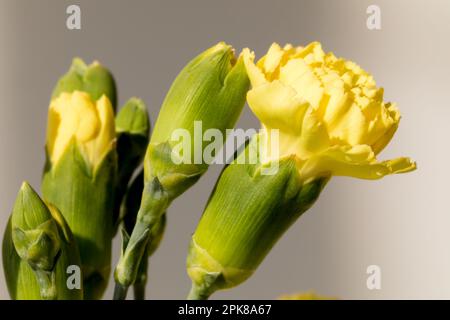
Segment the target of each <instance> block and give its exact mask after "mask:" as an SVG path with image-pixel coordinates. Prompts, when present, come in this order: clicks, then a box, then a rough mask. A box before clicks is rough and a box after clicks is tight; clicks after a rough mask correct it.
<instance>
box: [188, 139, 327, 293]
mask: <svg viewBox="0 0 450 320" xmlns="http://www.w3.org/2000/svg"><path fill="white" fill-rule="evenodd" d="M249 148H250V147H247V149H246V151H245V152H242V153H241V155H239V157H241V156H244V155H246V156H248V150H249ZM247 159H248V158H247ZM238 161H239V159H236V160H235V161H234V162H233V163H231V164H230V165H229V166H227V167H226V168H225V169H224V171H223V172H222V174H221V176H220V178H219V180H218V182H217V184H216V187H215V188H214V191H213V194H212V195H211V197H210V199H209V202H208V205H207V207H206V209H205V212H204V213H203V216H202V218H201V220H200V222H199V225H198V226H197V229H196V231H195V233H194V235H193V236H192V242H191V246H190V249H189V254H188V259H187V268H188V274H189V276H190V277H191V279H192V282H193V289H192V291H191V296H190V297H191V298H195V297H197V298H198V297H203V298H204V297H207V296H209V295H210V294H212V293H213V292H214V291H216V290H219V289H225V288H231V287H234V286H236V285H238V284H240V283H242V282H243V281H245V280H246V279H247V278H248V277H250V276H251V274H252V273H253V272H254V270H256V268H257V267H258V266H259V264H260V263H261V262H262V260H263V259H264V258H265V256H266V255H267V254H268V252H269V251H270V250H271V248H272V247H273V246H274V245H275V243H276V242H277V240H278V239H279V238H280V237H281V236H282V235H283V233H284V232H285V231H286V230H287V229H288V228H289V226H291V225H292V224H293V223H294V222H295V221H296V220H297V219H298V218H299V217H300V215H301V214H302V213H303V212H305V211H306V210H307V209H308V208H309V207H310V206H311V205H312V204H313V203H314V202H315V200H316V199H317V198H318V196H319V194H320V192H321V190H322V189H323V187H324V186H325V184H326V182H327V181H328V178H326V177H324V178H320V179H317V180H315V181H312V182H309V183H307V184H303V183H302V181H300V179H299V175H298V171H297V167H296V160H295V159H294V158H293V157H287V158H284V159H280V160H279V163H278V164H277V165H278V170H277V172H276V174H273V175H264V174H263V169H264V168H265V167H268V166H271V165H272V163H267V164H264V165H262V164H260V163H257V164H239V163H238ZM240 163H245V162H240Z"/></svg>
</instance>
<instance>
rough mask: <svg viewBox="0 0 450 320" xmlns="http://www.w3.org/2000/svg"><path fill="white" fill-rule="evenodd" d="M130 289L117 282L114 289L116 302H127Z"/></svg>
mask: <svg viewBox="0 0 450 320" xmlns="http://www.w3.org/2000/svg"><path fill="white" fill-rule="evenodd" d="M127 292H128V287H127V286H122V285H121V284H120V283H117V282H116V286H115V287H114V298H113V299H114V300H125V299H126V298H127Z"/></svg>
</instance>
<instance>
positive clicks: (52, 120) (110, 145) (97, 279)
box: [42, 91, 117, 299]
mask: <svg viewBox="0 0 450 320" xmlns="http://www.w3.org/2000/svg"><path fill="white" fill-rule="evenodd" d="M115 141H116V133H115V124H114V113H113V110H112V106H111V104H110V102H109V100H108V98H107V97H106V96H104V95H103V96H102V97H101V98H100V99H99V100H97V101H94V100H92V98H91V97H90V96H89V95H88V94H86V93H85V92H80V91H74V92H72V93H65V92H64V93H62V94H60V95H59V97H58V98H56V99H53V100H52V101H51V104H50V108H49V120H48V131H47V143H46V151H47V162H46V166H45V170H44V174H43V179H42V194H43V198H44V199H45V201H47V202H50V203H53V204H54V205H56V206H57V207H58V208H59V209H60V210H61V213H62V214H63V215H64V217H65V219H66V221H67V223H68V224H69V226H70V228H71V230H72V232H73V234H74V236H75V238H76V241H77V243H78V246H79V248H80V254H81V262H82V270H83V276H84V280H83V281H84V289H85V291H84V293H85V298H86V299H99V298H100V297H101V296H102V294H103V292H104V290H105V288H106V286H107V283H108V279H109V273H110V264H111V243H112V236H113V206H114V191H115V187H116V174H117V154H116V148H115Z"/></svg>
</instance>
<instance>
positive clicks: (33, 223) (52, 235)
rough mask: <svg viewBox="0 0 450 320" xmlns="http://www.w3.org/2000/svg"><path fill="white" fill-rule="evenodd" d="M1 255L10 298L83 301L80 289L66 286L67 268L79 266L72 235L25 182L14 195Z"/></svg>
mask: <svg viewBox="0 0 450 320" xmlns="http://www.w3.org/2000/svg"><path fill="white" fill-rule="evenodd" d="M2 251H3V267H4V270H5V277H6V283H7V286H8V290H9V292H10V295H11V298H13V299H17V300H30V299H33V300H34V299H39V300H40V299H46V300H48V299H52V300H54V299H59V300H65V299H69V300H73V299H82V298H83V291H82V288H80V289H69V287H68V286H67V277H68V274H67V268H68V267H69V266H71V265H76V266H80V264H81V261H80V255H79V251H78V248H77V245H76V243H75V240H74V239H73V236H72V233H71V231H70V229H69V227H68V226H67V224H66V222H65V220H64V218H63V216H62V215H61V213H60V212H59V211H58V209H56V207H54V206H52V205H48V206H47V205H46V204H45V203H44V202H43V201H42V200H41V198H40V197H39V196H38V194H37V193H36V192H35V191H34V190H33V189H32V188H31V186H30V185H29V184H27V183H26V182H25V183H23V184H22V187H21V188H20V191H19V193H18V195H17V198H16V202H15V205H14V208H13V212H12V215H11V218H10V220H9V222H8V225H7V229H6V232H5V235H4V239H3V250H2Z"/></svg>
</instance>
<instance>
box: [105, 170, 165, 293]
mask: <svg viewBox="0 0 450 320" xmlns="http://www.w3.org/2000/svg"><path fill="white" fill-rule="evenodd" d="M168 204H169V201H168V195H167V193H166V192H165V191H164V190H163V188H162V186H161V184H160V183H159V180H158V179H157V178H154V179H153V180H152V181H151V182H147V183H145V185H144V191H143V194H142V201H141V206H140V208H139V212H138V214H137V218H136V224H135V226H134V228H133V232H132V233H131V236H130V239H129V241H128V244H127V246H126V248H125V250H124V251H123V252H122V255H121V257H120V259H119V262H118V263H117V266H116V271H115V274H114V277H115V280H116V283H117V284H119V285H121V286H122V287H127V288H128V287H129V286H131V285H132V284H134V283H135V281H136V277H137V274H138V271H139V266H140V264H141V260H142V259H143V258H144V259H147V256H145V257H144V255H145V254H146V252H147V251H146V248H147V245H150V243H151V242H152V240H153V239H152V237H151V232H150V231H151V230H152V229H153V228H154V227H155V225H157V224H158V223H159V221H160V219H161V216H162V215H163V214H164V212H165V211H166V209H167V206H168Z"/></svg>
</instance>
